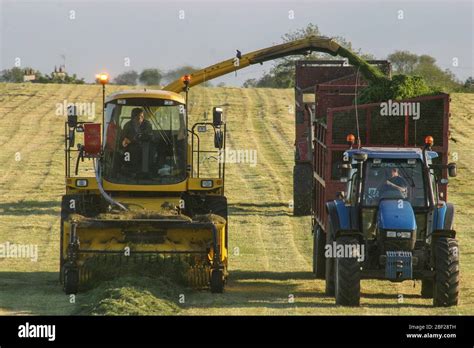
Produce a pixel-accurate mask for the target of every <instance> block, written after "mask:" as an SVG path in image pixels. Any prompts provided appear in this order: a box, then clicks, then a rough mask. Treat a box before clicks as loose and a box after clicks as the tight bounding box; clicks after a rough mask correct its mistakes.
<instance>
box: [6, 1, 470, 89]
mask: <svg viewBox="0 0 474 348" xmlns="http://www.w3.org/2000/svg"><path fill="white" fill-rule="evenodd" d="M473 16H474V5H473V1H470V0H457V1H456V0H446V1H441V0H439V1H426V0H418V1H400V0H399V1H375V0H366V1H348V0H346V1H340V0H339V1H338V0H332V1H318V0H312V1H311V0H296V1H278V0H253V1H251V0H239V1H236V0H234V1H224V0H221V1H201V0H195V1H173V2H171V1H160V0H155V1H151V0H149V1H132V0H126V1H125V0H119V1H112V0H105V1H104V0H102V1H97V0H85V1H66V0H63V1H47V0H37V1H22V0H15V1H13V0H0V70H1V69H6V68H11V67H13V66H14V65H15V64H17V65H18V64H19V65H20V66H21V67H26V66H28V67H33V68H35V69H39V70H40V71H42V72H44V73H49V72H51V71H52V70H53V69H54V66H55V65H56V66H59V65H60V64H63V63H64V61H65V63H66V69H67V71H68V72H70V73H76V74H77V75H78V76H79V77H83V78H85V79H86V81H88V82H91V81H93V79H94V76H95V74H96V73H98V72H101V71H107V72H108V73H109V74H110V75H111V77H112V78H113V77H114V76H116V75H118V74H119V73H122V72H124V71H127V70H136V71H138V72H140V71H141V70H142V69H144V68H150V67H152V68H155V67H156V68H160V69H162V70H168V69H172V68H175V67H178V66H182V65H193V66H198V67H205V66H208V65H212V64H214V63H216V62H218V61H220V60H224V59H228V58H231V57H234V56H235V52H236V49H239V50H240V51H242V53H247V52H249V51H253V50H256V49H261V48H264V47H268V46H271V45H273V44H277V43H281V42H282V40H281V37H282V35H284V34H285V33H287V32H289V31H292V30H296V29H299V28H303V27H306V26H307V25H308V24H309V23H313V24H316V25H317V26H318V27H319V29H320V31H321V32H322V33H323V34H324V35H325V36H328V37H334V36H343V37H345V38H346V39H347V40H349V41H351V42H352V44H353V47H354V48H360V49H361V50H362V52H364V53H371V54H373V55H375V57H376V58H377V59H385V58H386V57H387V55H388V54H390V53H392V52H394V51H396V50H408V51H411V52H413V53H416V54H429V55H431V56H433V57H435V58H436V61H437V63H438V64H439V65H440V66H441V67H442V68H443V69H446V68H449V69H450V70H451V71H452V72H453V73H454V74H455V75H456V76H457V77H458V78H459V79H460V80H463V81H464V80H465V79H466V78H467V77H468V76H474V68H473V65H474V63H473V61H474V52H473V35H474V34H473V33H474V20H473ZM272 64H273V63H272V62H266V63H264V64H263V66H260V65H256V66H251V67H249V68H246V69H243V70H240V71H239V72H237V74H234V73H231V74H229V75H226V76H225V77H221V78H218V79H215V80H214V83H219V82H224V83H225V84H226V85H234V86H240V85H241V84H242V83H243V82H244V81H245V80H247V79H249V78H255V77H259V76H261V75H262V74H263V73H264V72H265V71H268V70H269V69H270V68H271V66H272Z"/></svg>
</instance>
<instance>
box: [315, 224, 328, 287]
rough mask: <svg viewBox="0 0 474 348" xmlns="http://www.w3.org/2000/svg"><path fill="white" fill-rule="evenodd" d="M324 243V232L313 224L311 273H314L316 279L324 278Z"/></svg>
mask: <svg viewBox="0 0 474 348" xmlns="http://www.w3.org/2000/svg"><path fill="white" fill-rule="evenodd" d="M325 245H326V234H325V233H324V232H323V231H322V229H321V227H319V226H317V225H315V226H314V232H313V273H314V274H315V275H316V279H324V278H325V275H326V258H325V257H324V246H325Z"/></svg>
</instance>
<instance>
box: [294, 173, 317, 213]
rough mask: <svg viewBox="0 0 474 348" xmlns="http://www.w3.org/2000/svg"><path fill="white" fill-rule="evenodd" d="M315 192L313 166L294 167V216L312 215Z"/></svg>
mask: <svg viewBox="0 0 474 348" xmlns="http://www.w3.org/2000/svg"><path fill="white" fill-rule="evenodd" d="M312 190H313V169H312V167H311V164H297V165H295V166H294V167H293V215H295V216H305V215H310V214H311V199H312Z"/></svg>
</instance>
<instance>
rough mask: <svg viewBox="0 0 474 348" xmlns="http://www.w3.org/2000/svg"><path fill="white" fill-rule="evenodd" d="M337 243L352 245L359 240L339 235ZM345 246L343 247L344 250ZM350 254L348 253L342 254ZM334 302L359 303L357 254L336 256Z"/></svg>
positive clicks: (357, 243) (342, 304) (345, 304)
mask: <svg viewBox="0 0 474 348" xmlns="http://www.w3.org/2000/svg"><path fill="white" fill-rule="evenodd" d="M336 244H337V245H343V246H346V245H353V246H354V247H357V246H358V245H359V242H358V241H357V239H355V238H353V237H346V236H343V237H339V238H337V241H336ZM346 249H347V248H346V247H344V250H346ZM344 256H350V255H344ZM335 266H336V267H335V275H336V276H335V280H336V304H337V305H341V306H359V305H360V265H359V261H358V256H357V255H352V256H351V257H337V258H336V265H335Z"/></svg>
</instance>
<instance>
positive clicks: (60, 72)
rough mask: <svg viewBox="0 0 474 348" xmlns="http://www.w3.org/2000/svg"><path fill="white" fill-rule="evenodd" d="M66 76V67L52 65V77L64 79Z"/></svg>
mask: <svg viewBox="0 0 474 348" xmlns="http://www.w3.org/2000/svg"><path fill="white" fill-rule="evenodd" d="M66 76H67V73H66V68H65V66H64V65H60V66H59V68H57V67H56V66H55V67H54V71H53V72H52V73H51V77H52V78H53V79H55V78H57V79H59V80H64V79H65V78H66Z"/></svg>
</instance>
